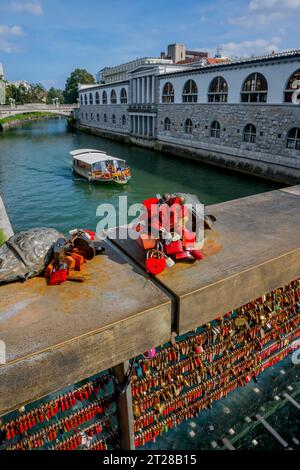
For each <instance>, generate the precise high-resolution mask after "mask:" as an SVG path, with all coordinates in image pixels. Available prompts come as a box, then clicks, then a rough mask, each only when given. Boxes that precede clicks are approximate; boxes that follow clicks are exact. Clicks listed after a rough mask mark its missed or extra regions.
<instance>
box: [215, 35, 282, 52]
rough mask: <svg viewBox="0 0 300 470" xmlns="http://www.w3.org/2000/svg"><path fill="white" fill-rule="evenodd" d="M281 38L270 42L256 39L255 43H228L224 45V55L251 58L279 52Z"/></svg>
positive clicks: (275, 38)
mask: <svg viewBox="0 0 300 470" xmlns="http://www.w3.org/2000/svg"><path fill="white" fill-rule="evenodd" d="M280 42H281V38H279V37H274V38H272V39H270V40H267V39H256V40H254V41H243V42H240V43H237V42H228V43H226V44H222V47H223V52H224V55H226V56H238V57H249V56H252V55H260V54H270V53H271V52H273V51H275V52H276V51H278V50H279V44H280Z"/></svg>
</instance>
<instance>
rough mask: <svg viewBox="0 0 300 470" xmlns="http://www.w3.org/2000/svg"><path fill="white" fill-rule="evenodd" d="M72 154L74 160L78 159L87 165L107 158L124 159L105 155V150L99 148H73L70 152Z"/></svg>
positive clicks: (104, 160)
mask: <svg viewBox="0 0 300 470" xmlns="http://www.w3.org/2000/svg"><path fill="white" fill-rule="evenodd" d="M70 153H71V155H72V156H73V158H74V160H80V161H81V162H83V163H87V164H88V165H93V164H94V163H99V162H106V161H108V160H117V161H124V160H122V159H121V158H116V157H111V156H109V155H107V154H106V153H105V152H101V151H99V150H89V149H83V150H75V151H73V152H70Z"/></svg>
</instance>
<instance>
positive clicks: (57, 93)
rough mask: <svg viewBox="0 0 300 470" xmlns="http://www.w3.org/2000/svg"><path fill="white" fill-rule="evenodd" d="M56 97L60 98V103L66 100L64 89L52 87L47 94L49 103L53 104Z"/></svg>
mask: <svg viewBox="0 0 300 470" xmlns="http://www.w3.org/2000/svg"><path fill="white" fill-rule="evenodd" d="M55 98H58V101H59V102H60V103H64V102H65V97H64V94H63V91H62V90H60V89H58V88H53V87H51V88H50V90H49V91H48V94H47V104H53V101H52V100H54V99H55Z"/></svg>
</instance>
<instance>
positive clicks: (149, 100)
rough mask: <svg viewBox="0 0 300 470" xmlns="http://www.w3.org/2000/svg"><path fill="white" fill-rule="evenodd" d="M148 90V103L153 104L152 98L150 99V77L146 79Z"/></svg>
mask: <svg viewBox="0 0 300 470" xmlns="http://www.w3.org/2000/svg"><path fill="white" fill-rule="evenodd" d="M146 89H147V99H146V103H151V98H150V77H147V78H146Z"/></svg>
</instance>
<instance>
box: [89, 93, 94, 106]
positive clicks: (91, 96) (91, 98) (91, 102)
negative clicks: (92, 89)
mask: <svg viewBox="0 0 300 470" xmlns="http://www.w3.org/2000/svg"><path fill="white" fill-rule="evenodd" d="M90 104H94V99H93V93H90Z"/></svg>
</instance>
